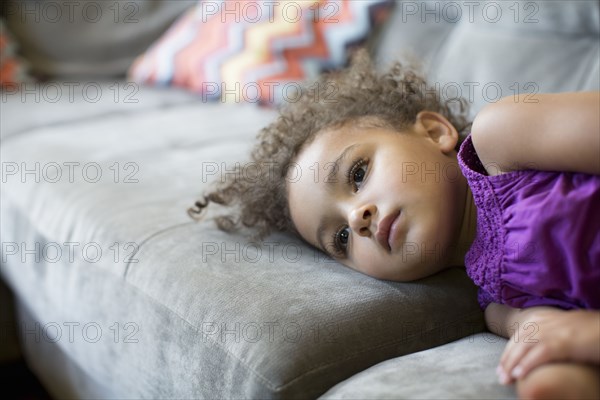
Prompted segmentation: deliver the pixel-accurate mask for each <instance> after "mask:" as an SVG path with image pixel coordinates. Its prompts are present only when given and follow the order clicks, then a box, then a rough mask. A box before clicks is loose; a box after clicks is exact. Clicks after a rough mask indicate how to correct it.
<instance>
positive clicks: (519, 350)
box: [500, 342, 531, 382]
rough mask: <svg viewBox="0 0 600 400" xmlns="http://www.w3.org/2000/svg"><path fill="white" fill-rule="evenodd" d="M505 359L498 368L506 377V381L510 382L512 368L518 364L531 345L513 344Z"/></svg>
mask: <svg viewBox="0 0 600 400" xmlns="http://www.w3.org/2000/svg"><path fill="white" fill-rule="evenodd" d="M507 350H508V352H507V354H506V358H505V359H504V361H503V362H502V363H501V364H500V368H501V369H502V371H503V372H504V373H505V374H506V376H507V377H508V381H509V382H510V381H512V380H513V378H512V376H511V372H512V370H513V368H514V367H515V366H516V365H517V364H519V362H520V361H521V359H522V358H523V357H525V355H526V354H527V353H528V352H529V351H530V350H531V345H529V344H528V343H523V342H513V343H511V347H510V348H509V349H507Z"/></svg>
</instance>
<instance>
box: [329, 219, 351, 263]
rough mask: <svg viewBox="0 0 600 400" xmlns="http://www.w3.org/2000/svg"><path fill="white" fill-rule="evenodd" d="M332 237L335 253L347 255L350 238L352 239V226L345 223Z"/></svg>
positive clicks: (341, 255)
mask: <svg viewBox="0 0 600 400" xmlns="http://www.w3.org/2000/svg"><path fill="white" fill-rule="evenodd" d="M331 239H332V240H331V245H332V246H331V247H333V249H334V253H335V254H336V255H337V256H340V257H343V256H345V255H346V248H347V246H348V240H349V239H350V228H349V227H348V226H347V225H344V226H343V227H342V228H341V229H338V230H337V231H336V232H335V233H334V234H333V237H332V238H331Z"/></svg>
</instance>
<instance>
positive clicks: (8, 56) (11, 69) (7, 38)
mask: <svg viewBox="0 0 600 400" xmlns="http://www.w3.org/2000/svg"><path fill="white" fill-rule="evenodd" d="M16 50H17V43H16V42H15V40H14V38H13V36H12V35H11V34H10V33H9V32H8V29H7V28H6V26H5V22H4V20H3V19H2V18H0V89H10V90H16V89H18V88H19V87H20V85H21V84H22V83H26V82H32V81H33V78H32V77H31V76H29V73H28V65H27V63H26V62H24V61H23V59H21V58H20V57H19V56H18V55H17V51H16Z"/></svg>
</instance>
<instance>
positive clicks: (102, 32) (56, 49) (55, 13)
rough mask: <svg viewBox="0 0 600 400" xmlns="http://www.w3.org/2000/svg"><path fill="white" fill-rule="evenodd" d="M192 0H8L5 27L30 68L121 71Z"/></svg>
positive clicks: (76, 73) (59, 72)
mask: <svg viewBox="0 0 600 400" xmlns="http://www.w3.org/2000/svg"><path fill="white" fill-rule="evenodd" d="M194 4H196V0H177V1H171V0H158V1H143V0H142V1H141V0H126V1H124V0H119V1H110V2H109V1H94V0H83V1H73V2H69V1H64V2H63V1H60V2H59V1H56V2H54V1H52V2H40V1H35V0H9V1H7V2H6V4H3V8H4V11H5V14H6V18H7V27H8V29H9V30H10V32H12V33H13V35H14V36H15V39H16V40H17V41H18V43H19V45H20V46H21V52H22V54H23V56H24V57H25V58H26V59H27V61H28V62H29V63H30V65H31V67H32V70H33V72H35V73H37V74H42V75H50V76H55V77H56V76H58V77H67V78H71V79H72V78H74V77H95V78H99V77H118V76H124V75H125V72H126V71H127V69H128V68H129V65H131V63H132V62H133V60H134V59H135V57H137V56H138V55H139V54H141V53H143V52H144V51H146V49H147V48H148V47H149V46H150V45H151V44H152V43H153V42H154V41H155V40H156V39H158V38H159V37H160V36H161V35H162V34H163V33H164V31H165V30H166V29H167V28H168V27H169V26H170V25H171V24H172V22H173V21H174V20H175V19H176V18H177V17H178V16H179V15H181V13H183V12H184V11H185V10H186V9H187V8H189V7H191V6H193V5H194Z"/></svg>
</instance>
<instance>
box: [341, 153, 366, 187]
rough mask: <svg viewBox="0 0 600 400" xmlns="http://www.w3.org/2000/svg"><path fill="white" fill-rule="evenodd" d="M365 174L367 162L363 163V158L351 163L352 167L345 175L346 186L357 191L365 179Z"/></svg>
mask: <svg viewBox="0 0 600 400" xmlns="http://www.w3.org/2000/svg"><path fill="white" fill-rule="evenodd" d="M366 174H367V161H365V160H364V159H363V158H359V159H358V160H356V161H354V162H353V163H352V166H351V167H350V169H349V170H348V172H347V173H346V180H347V181H348V184H349V185H351V186H352V187H353V188H354V190H355V191H357V190H358V189H359V187H360V186H361V184H362V182H363V180H364V179H365V175H366Z"/></svg>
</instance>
